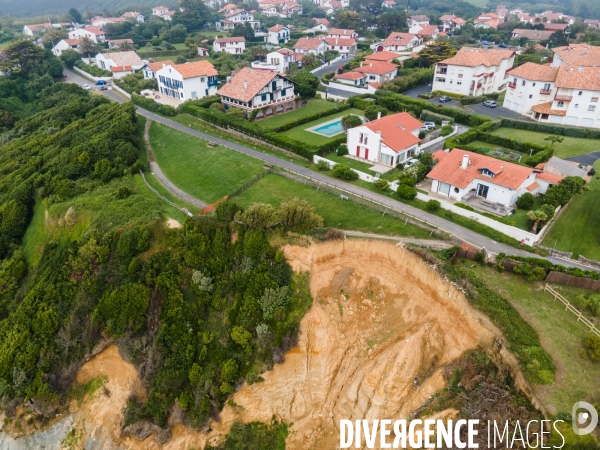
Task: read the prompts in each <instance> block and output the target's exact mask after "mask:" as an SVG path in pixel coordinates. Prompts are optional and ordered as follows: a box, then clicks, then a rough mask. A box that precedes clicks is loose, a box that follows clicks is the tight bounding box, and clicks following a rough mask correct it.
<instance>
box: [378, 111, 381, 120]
mask: <svg viewBox="0 0 600 450" xmlns="http://www.w3.org/2000/svg"><path fill="white" fill-rule="evenodd" d="M379 119H381V111H379V112H378V113H377V120H379Z"/></svg>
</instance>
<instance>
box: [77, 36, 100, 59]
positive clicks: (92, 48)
mask: <svg viewBox="0 0 600 450" xmlns="http://www.w3.org/2000/svg"><path fill="white" fill-rule="evenodd" d="M79 51H80V52H81V54H82V55H86V56H87V57H88V58H91V57H92V56H96V55H97V54H98V53H99V51H98V47H96V44H95V43H94V42H93V41H91V40H90V39H89V38H86V37H84V38H83V39H82V40H81V45H80V46H79Z"/></svg>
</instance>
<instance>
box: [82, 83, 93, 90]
mask: <svg viewBox="0 0 600 450" xmlns="http://www.w3.org/2000/svg"><path fill="white" fill-rule="evenodd" d="M81 87H82V88H84V89H85V90H86V91H89V90H90V89H91V87H90V85H89V84H82V85H81Z"/></svg>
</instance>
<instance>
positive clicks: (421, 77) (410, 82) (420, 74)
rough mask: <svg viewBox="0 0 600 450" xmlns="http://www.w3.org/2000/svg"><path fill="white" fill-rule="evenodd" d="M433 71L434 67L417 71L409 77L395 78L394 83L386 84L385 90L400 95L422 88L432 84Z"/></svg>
mask: <svg viewBox="0 0 600 450" xmlns="http://www.w3.org/2000/svg"><path fill="white" fill-rule="evenodd" d="M433 71H434V68H433V67H431V68H429V69H415V70H414V71H413V72H412V73H411V74H409V75H406V76H402V77H399V78H394V79H393V80H392V81H389V82H386V83H385V89H389V90H390V91H392V92H398V93H400V92H406V91H408V90H410V89H414V88H416V87H419V86H422V85H424V84H426V83H431V79H432V78H433Z"/></svg>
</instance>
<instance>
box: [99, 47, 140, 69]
mask: <svg viewBox="0 0 600 450" xmlns="http://www.w3.org/2000/svg"><path fill="white" fill-rule="evenodd" d="M96 65H97V66H98V67H100V68H101V69H104V70H110V71H112V72H123V71H125V70H123V69H122V68H123V67H126V68H128V69H126V70H127V71H133V70H139V69H141V68H142V67H144V62H143V61H142V60H141V58H140V57H139V56H138V54H137V53H136V52H134V51H127V52H113V53H98V54H97V55H96ZM116 69H119V70H116Z"/></svg>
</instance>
